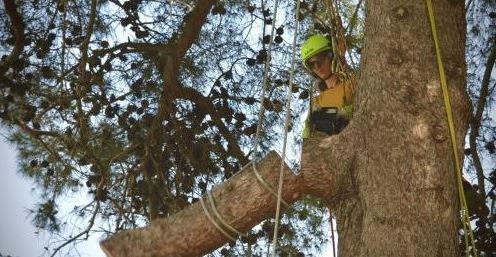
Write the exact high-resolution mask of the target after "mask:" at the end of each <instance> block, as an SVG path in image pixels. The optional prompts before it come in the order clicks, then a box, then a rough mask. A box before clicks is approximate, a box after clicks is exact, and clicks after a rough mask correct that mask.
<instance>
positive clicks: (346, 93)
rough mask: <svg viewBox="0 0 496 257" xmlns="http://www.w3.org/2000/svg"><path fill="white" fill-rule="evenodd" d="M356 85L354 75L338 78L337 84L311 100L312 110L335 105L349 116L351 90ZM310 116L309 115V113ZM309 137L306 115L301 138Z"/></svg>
mask: <svg viewBox="0 0 496 257" xmlns="http://www.w3.org/2000/svg"><path fill="white" fill-rule="evenodd" d="M355 85H356V78H355V76H354V75H352V76H350V77H349V78H347V79H343V80H340V81H339V82H338V85H337V86H336V87H334V88H331V89H326V90H324V91H322V92H320V94H319V95H318V96H316V97H314V99H313V100H312V111H315V110H318V109H320V108H325V107H336V108H338V109H341V110H342V111H344V112H345V113H346V116H347V117H348V118H351V116H352V113H353V108H352V104H353V90H354V87H355ZM309 116H310V115H309ZM309 137H310V120H309V118H308V117H307V119H306V120H305V127H304V129H303V138H309Z"/></svg>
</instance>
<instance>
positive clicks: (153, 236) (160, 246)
mask: <svg viewBox="0 0 496 257" xmlns="http://www.w3.org/2000/svg"><path fill="white" fill-rule="evenodd" d="M350 125H351V124H350ZM351 135H352V131H350V130H348V131H344V132H342V133H341V134H340V135H337V136H331V137H327V136H321V135H315V136H314V137H312V139H311V140H309V141H306V142H305V146H304V147H306V148H307V149H305V150H304V153H303V155H302V164H303V165H304V166H303V168H302V170H301V172H300V174H299V175H298V176H296V175H294V174H292V173H291V172H290V170H289V169H288V168H287V166H284V173H285V175H284V179H283V191H282V199H283V200H284V201H285V202H287V203H288V204H291V203H294V202H295V201H297V200H299V199H301V198H302V197H303V196H304V195H305V194H309V195H312V196H316V197H319V198H322V199H323V200H325V201H326V202H327V203H330V204H331V205H332V204H333V203H334V204H335V203H337V202H338V201H340V200H343V199H345V197H343V196H344V195H346V194H348V193H350V192H352V190H354V187H353V186H350V185H353V179H352V176H350V174H353V172H350V169H352V168H353V166H352V165H351V163H352V160H353V158H354V152H352V151H353V149H354V147H350V146H351V143H349V144H343V143H342V142H356V141H344V140H349V139H350V138H349V137H350V136H351ZM346 149H351V150H346ZM280 162H281V158H280V157H279V156H278V155H277V154H276V153H274V152H272V153H270V154H269V155H267V157H265V158H264V159H263V160H262V161H261V162H259V163H258V164H256V167H257V171H258V173H259V174H260V175H261V177H263V178H264V180H265V182H266V183H268V184H269V185H271V186H272V187H273V188H276V186H277V183H278V177H279V171H280V168H281V166H280V164H281V163H280ZM331 166H332V167H331ZM212 195H213V198H214V199H215V205H216V207H217V211H218V212H219V213H220V215H221V216H222V218H223V219H224V220H225V221H226V222H227V223H228V224H229V225H230V226H232V227H234V228H236V229H237V230H238V231H241V232H246V231H248V230H249V229H250V228H252V227H253V226H255V225H257V224H259V223H260V222H261V221H263V220H264V219H267V218H268V217H270V215H273V214H274V213H275V206H276V197H275V196H274V195H273V194H271V193H270V192H269V190H268V189H267V188H265V186H263V183H262V182H260V181H259V180H258V179H257V178H256V175H255V172H254V170H253V166H252V165H251V163H250V164H248V165H246V166H245V167H244V168H243V169H242V170H241V171H240V172H239V173H237V174H236V175H235V176H233V177H231V178H230V179H229V180H227V181H226V182H225V183H223V184H221V185H219V186H218V187H216V188H215V189H214V190H213V191H212ZM210 215H211V214H210ZM211 216H214V215H211ZM232 236H233V237H234V235H232ZM229 240H230V239H228V238H227V237H226V236H224V235H223V234H222V232H220V231H219V230H218V229H217V228H216V227H215V226H214V225H213V224H212V223H211V222H210V221H209V219H208V217H207V214H206V213H204V211H203V209H202V206H201V204H200V203H195V204H192V205H191V206H190V207H188V208H186V209H184V210H182V211H180V212H178V213H176V214H175V215H173V216H171V217H169V218H166V219H156V220H155V221H154V222H152V223H151V224H150V226H148V227H146V228H141V229H136V230H128V231H123V232H121V233H119V234H116V235H114V236H112V237H110V238H109V239H107V240H104V241H102V242H101V247H102V249H103V251H104V252H105V254H107V256H109V257H124V256H137V257H142V256H156V257H158V256H174V257H182V256H184V257H186V256H188V257H191V256H202V255H204V254H207V253H209V252H212V251H213V250H215V249H217V248H218V247H220V246H222V245H223V244H224V243H226V242H228V241H229Z"/></svg>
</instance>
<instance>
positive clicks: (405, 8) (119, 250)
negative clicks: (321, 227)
mask: <svg viewBox="0 0 496 257" xmlns="http://www.w3.org/2000/svg"><path fill="white" fill-rule="evenodd" d="M366 10H367V19H366V30H365V44H364V50H363V54H362V64H361V68H362V70H361V74H360V79H359V84H358V91H357V94H356V95H355V109H356V111H355V116H354V118H353V120H352V121H351V122H350V124H349V125H348V127H347V128H346V129H345V130H344V131H343V132H342V133H341V134H339V135H336V136H331V137H321V136H319V135H317V136H314V137H313V138H311V139H310V140H308V141H306V142H305V143H304V147H303V148H304V150H303V155H302V171H301V173H300V174H299V175H298V176H294V175H292V174H290V172H289V171H288V170H287V169H285V172H286V174H285V177H284V187H283V198H284V199H285V201H286V202H288V203H292V202H294V201H296V200H298V199H300V198H301V197H302V196H303V195H307V194H308V195H312V196H316V197H319V198H322V199H323V200H325V201H326V202H327V204H328V205H329V206H330V207H331V209H332V210H333V212H335V214H336V217H337V221H338V228H339V254H340V255H341V256H364V257H365V256H367V257H369V256H381V257H382V256H416V257H422V256H426V257H427V256H429V257H431V256H459V254H458V245H457V234H456V229H457V224H458V199H457V194H456V190H457V189H456V187H455V185H456V183H455V171H454V168H453V159H452V156H453V155H452V152H451V147H450V141H449V133H448V126H447V122H446V118H445V109H444V104H443V97H442V92H441V88H440V82H439V73H438V70H437V65H436V55H435V49H434V44H433V40H432V34H431V30H430V25H429V21H428V16H427V10H426V6H425V3H424V2H423V1H408V0H394V1H393V0H370V1H368V2H367V6H366ZM434 11H435V13H436V22H437V29H438V35H439V40H440V44H441V49H442V51H443V52H442V54H443V60H444V66H445V69H446V73H447V77H448V87H449V91H450V94H451V102H452V108H453V112H454V114H455V117H454V119H455V123H456V128H457V130H456V133H457V140H458V142H459V145H458V146H457V147H458V150H459V152H460V156H461V152H462V147H461V146H462V142H463V141H464V140H463V139H464V136H465V132H466V129H467V124H468V118H469V115H470V110H469V106H470V105H469V103H468V98H467V96H466V93H465V71H466V67H465V60H464V53H465V45H464V43H465V27H466V26H465V16H464V15H465V13H464V2H463V1H454V0H438V1H434ZM258 167H259V170H260V173H261V174H262V176H263V177H265V179H266V180H267V181H268V183H269V184H271V185H273V186H274V187H275V185H276V184H277V176H278V171H279V162H278V158H277V157H276V156H275V154H271V155H269V156H268V157H267V158H266V159H264V161H263V162H261V163H260V164H258ZM212 194H213V196H214V198H215V202H216V206H217V209H218V211H219V213H220V214H221V215H222V217H223V218H224V219H225V220H226V222H227V223H229V224H230V225H231V226H233V227H235V228H237V229H238V230H240V231H242V232H243V231H247V230H248V229H250V228H251V227H252V226H254V225H255V224H258V223H259V222H261V221H262V220H263V219H265V218H267V217H269V216H270V215H273V213H274V211H275V198H274V196H273V195H272V194H271V193H269V191H268V190H267V189H266V188H265V187H263V186H261V185H260V184H259V182H258V180H257V179H256V178H255V175H254V173H253V171H252V169H251V167H246V168H244V169H243V170H242V171H241V172H240V173H239V174H238V175H236V176H235V177H233V178H231V179H230V180H229V181H227V182H226V183H224V184H223V185H221V186H219V187H217V188H216V189H215V190H214V191H213V193H212ZM227 241H228V238H227V237H225V236H223V234H222V233H221V232H219V230H217V229H216V228H215V227H214V226H213V225H212V223H211V222H209V220H208V219H207V217H206V216H205V213H204V212H203V210H202V208H201V205H200V204H199V203H196V204H193V205H192V206H191V207H189V208H187V209H186V210H183V211H181V212H179V213H178V214H176V215H174V216H172V217H169V218H167V219H158V220H156V221H155V222H152V224H151V225H150V226H149V227H147V228H143V229H138V230H134V231H124V232H121V233H119V234H117V235H115V236H113V237H111V238H109V239H107V240H105V241H103V242H102V244H101V245H102V248H103V249H104V250H105V252H106V254H107V256H112V257H115V256H201V255H203V254H206V253H208V252H210V251H212V250H214V249H216V248H217V247H219V246H221V245H223V244H224V243H226V242H227Z"/></svg>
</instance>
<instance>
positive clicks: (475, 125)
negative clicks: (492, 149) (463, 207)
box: [469, 38, 496, 197]
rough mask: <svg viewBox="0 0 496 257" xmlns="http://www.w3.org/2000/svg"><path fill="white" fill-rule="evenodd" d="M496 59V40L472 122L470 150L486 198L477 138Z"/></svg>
mask: <svg viewBox="0 0 496 257" xmlns="http://www.w3.org/2000/svg"><path fill="white" fill-rule="evenodd" d="M495 59H496V38H495V39H494V41H493V47H492V50H491V53H490V54H489V57H488V58H487V63H486V70H485V72H484V77H483V78H482V83H481V91H480V96H479V102H478V103H477V109H476V111H475V116H474V117H473V119H472V121H471V122H470V128H471V130H470V138H469V142H470V149H471V151H470V152H471V154H472V159H473V160H474V167H475V170H476V172H477V184H478V191H479V192H478V193H479V194H480V195H481V196H483V197H485V195H486V193H485V191H486V188H485V183H484V170H483V169H482V164H481V161H480V158H479V153H478V152H477V138H478V137H479V129H480V126H481V123H482V114H483V113H484V109H485V106H486V102H487V96H488V95H489V81H490V78H491V72H492V70H493V67H494V62H495Z"/></svg>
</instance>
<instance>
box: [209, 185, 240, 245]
mask: <svg viewBox="0 0 496 257" xmlns="http://www.w3.org/2000/svg"><path fill="white" fill-rule="evenodd" d="M207 195H208V201H209V202H210V208H212V211H213V212H214V214H215V216H216V217H217V219H218V220H219V221H220V223H222V225H224V226H225V227H226V228H228V229H229V230H231V232H233V233H235V234H237V235H238V236H244V237H246V236H248V235H247V234H246V233H241V232H239V230H237V229H235V228H234V227H232V226H231V225H229V224H228V223H227V222H226V221H225V220H224V219H223V218H222V216H220V214H219V212H218V211H217V207H215V202H214V198H213V196H212V194H211V193H210V191H209V192H208V193H207Z"/></svg>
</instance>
